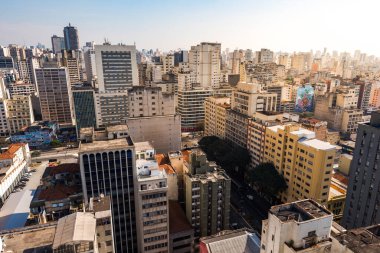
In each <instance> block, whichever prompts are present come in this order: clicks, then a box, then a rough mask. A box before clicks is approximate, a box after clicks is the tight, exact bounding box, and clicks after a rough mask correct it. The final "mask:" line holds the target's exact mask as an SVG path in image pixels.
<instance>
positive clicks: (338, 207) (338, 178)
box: [326, 173, 347, 222]
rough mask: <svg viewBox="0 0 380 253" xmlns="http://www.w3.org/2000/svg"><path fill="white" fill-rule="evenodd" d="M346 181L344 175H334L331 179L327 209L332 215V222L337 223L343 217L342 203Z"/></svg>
mask: <svg viewBox="0 0 380 253" xmlns="http://www.w3.org/2000/svg"><path fill="white" fill-rule="evenodd" d="M345 182H347V179H346V178H345V177H344V175H342V174H340V173H336V174H334V175H333V176H332V178H331V185H330V191H329V198H328V201H327V205H326V206H327V209H329V210H330V211H331V212H332V213H333V214H334V220H335V221H336V222H339V221H340V219H341V218H342V217H343V210H344V202H345V201H346V192H347V184H346V183H345Z"/></svg>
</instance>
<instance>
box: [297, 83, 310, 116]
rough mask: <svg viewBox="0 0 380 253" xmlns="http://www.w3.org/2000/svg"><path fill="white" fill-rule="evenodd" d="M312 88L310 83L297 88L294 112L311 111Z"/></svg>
mask: <svg viewBox="0 0 380 253" xmlns="http://www.w3.org/2000/svg"><path fill="white" fill-rule="evenodd" d="M313 109H314V89H313V87H312V86H311V85H305V86H303V87H300V88H298V90H297V98H296V108H295V111H296V112H313Z"/></svg>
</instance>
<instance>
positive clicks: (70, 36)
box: [63, 24, 80, 50]
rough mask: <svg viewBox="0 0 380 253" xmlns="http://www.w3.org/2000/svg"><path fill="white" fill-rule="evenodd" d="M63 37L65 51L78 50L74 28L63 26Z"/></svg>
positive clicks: (75, 29) (76, 33) (76, 30)
mask: <svg viewBox="0 0 380 253" xmlns="http://www.w3.org/2000/svg"><path fill="white" fill-rule="evenodd" d="M63 35H64V39H65V49H67V50H79V49H80V46H79V35H78V29H77V28H76V27H75V26H71V24H69V25H68V26H65V28H64V29H63Z"/></svg>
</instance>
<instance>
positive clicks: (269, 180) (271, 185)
mask: <svg viewBox="0 0 380 253" xmlns="http://www.w3.org/2000/svg"><path fill="white" fill-rule="evenodd" d="M247 177H248V180H249V181H250V182H251V184H252V185H254V186H255V187H256V188H257V190H258V191H259V192H260V193H262V194H263V195H265V196H267V197H268V198H274V197H276V196H277V195H278V194H279V193H280V192H282V191H284V190H286V188H287V184H286V181H285V179H284V177H283V176H282V175H281V174H279V173H278V171H277V170H276V168H275V167H274V165H273V163H262V164H259V165H258V166H256V167H255V168H253V169H250V170H249V171H248V172H247Z"/></svg>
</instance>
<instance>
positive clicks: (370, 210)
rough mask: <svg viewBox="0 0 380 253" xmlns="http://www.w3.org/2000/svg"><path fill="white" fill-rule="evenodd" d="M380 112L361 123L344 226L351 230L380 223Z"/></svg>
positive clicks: (353, 159)
mask: <svg viewBox="0 0 380 253" xmlns="http://www.w3.org/2000/svg"><path fill="white" fill-rule="evenodd" d="M379 166H380V112H379V111H377V112H373V113H372V115H371V121H370V122H366V123H361V124H359V129H358V132H357V137H356V144H355V149H354V153H353V158H352V162H351V165H350V171H349V184H348V190H347V198H346V204H345V209H344V215H343V220H342V225H343V226H344V227H346V228H348V229H351V228H358V227H365V226H370V225H374V224H378V223H380V212H379V211H378V210H379V208H380V193H379V192H378V189H379V187H380V173H379V172H380V170H379Z"/></svg>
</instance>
